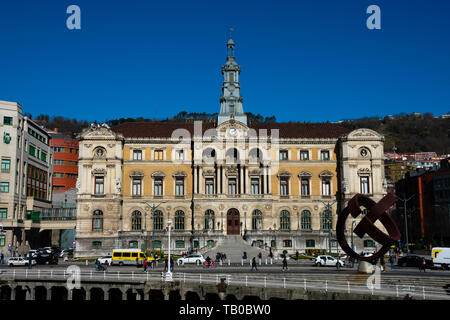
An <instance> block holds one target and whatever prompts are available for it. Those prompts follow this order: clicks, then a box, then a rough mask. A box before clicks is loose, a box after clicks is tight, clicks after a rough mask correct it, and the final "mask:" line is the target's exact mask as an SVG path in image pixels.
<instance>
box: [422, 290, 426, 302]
mask: <svg viewBox="0 0 450 320" xmlns="http://www.w3.org/2000/svg"><path fill="white" fill-rule="evenodd" d="M422 292H423V300H425V287H422Z"/></svg>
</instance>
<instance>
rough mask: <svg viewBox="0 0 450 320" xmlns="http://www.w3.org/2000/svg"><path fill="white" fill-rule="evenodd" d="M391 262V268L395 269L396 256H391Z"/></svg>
mask: <svg viewBox="0 0 450 320" xmlns="http://www.w3.org/2000/svg"><path fill="white" fill-rule="evenodd" d="M389 263H390V264H391V270H393V269H394V264H395V258H394V256H393V255H391V256H389Z"/></svg>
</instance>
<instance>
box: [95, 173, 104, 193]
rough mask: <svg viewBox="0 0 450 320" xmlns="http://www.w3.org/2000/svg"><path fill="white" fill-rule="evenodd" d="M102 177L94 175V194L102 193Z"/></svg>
mask: <svg viewBox="0 0 450 320" xmlns="http://www.w3.org/2000/svg"><path fill="white" fill-rule="evenodd" d="M104 183H105V178H104V177H95V194H104V191H105V190H104Z"/></svg>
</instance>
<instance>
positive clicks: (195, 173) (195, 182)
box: [193, 166, 197, 194]
mask: <svg viewBox="0 0 450 320" xmlns="http://www.w3.org/2000/svg"><path fill="white" fill-rule="evenodd" d="M193 178H194V194H197V166H194V177H193Z"/></svg>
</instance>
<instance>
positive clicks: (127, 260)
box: [111, 249, 146, 266]
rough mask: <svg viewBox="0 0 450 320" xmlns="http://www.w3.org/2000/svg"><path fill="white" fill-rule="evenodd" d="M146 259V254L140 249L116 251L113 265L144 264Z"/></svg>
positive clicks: (112, 261) (114, 251)
mask: <svg viewBox="0 0 450 320" xmlns="http://www.w3.org/2000/svg"><path fill="white" fill-rule="evenodd" d="M145 259H146V256H145V253H144V252H143V251H142V250H140V249H114V250H113V251H112V258H111V265H119V266H123V265H138V264H143V263H144V260H145Z"/></svg>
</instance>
